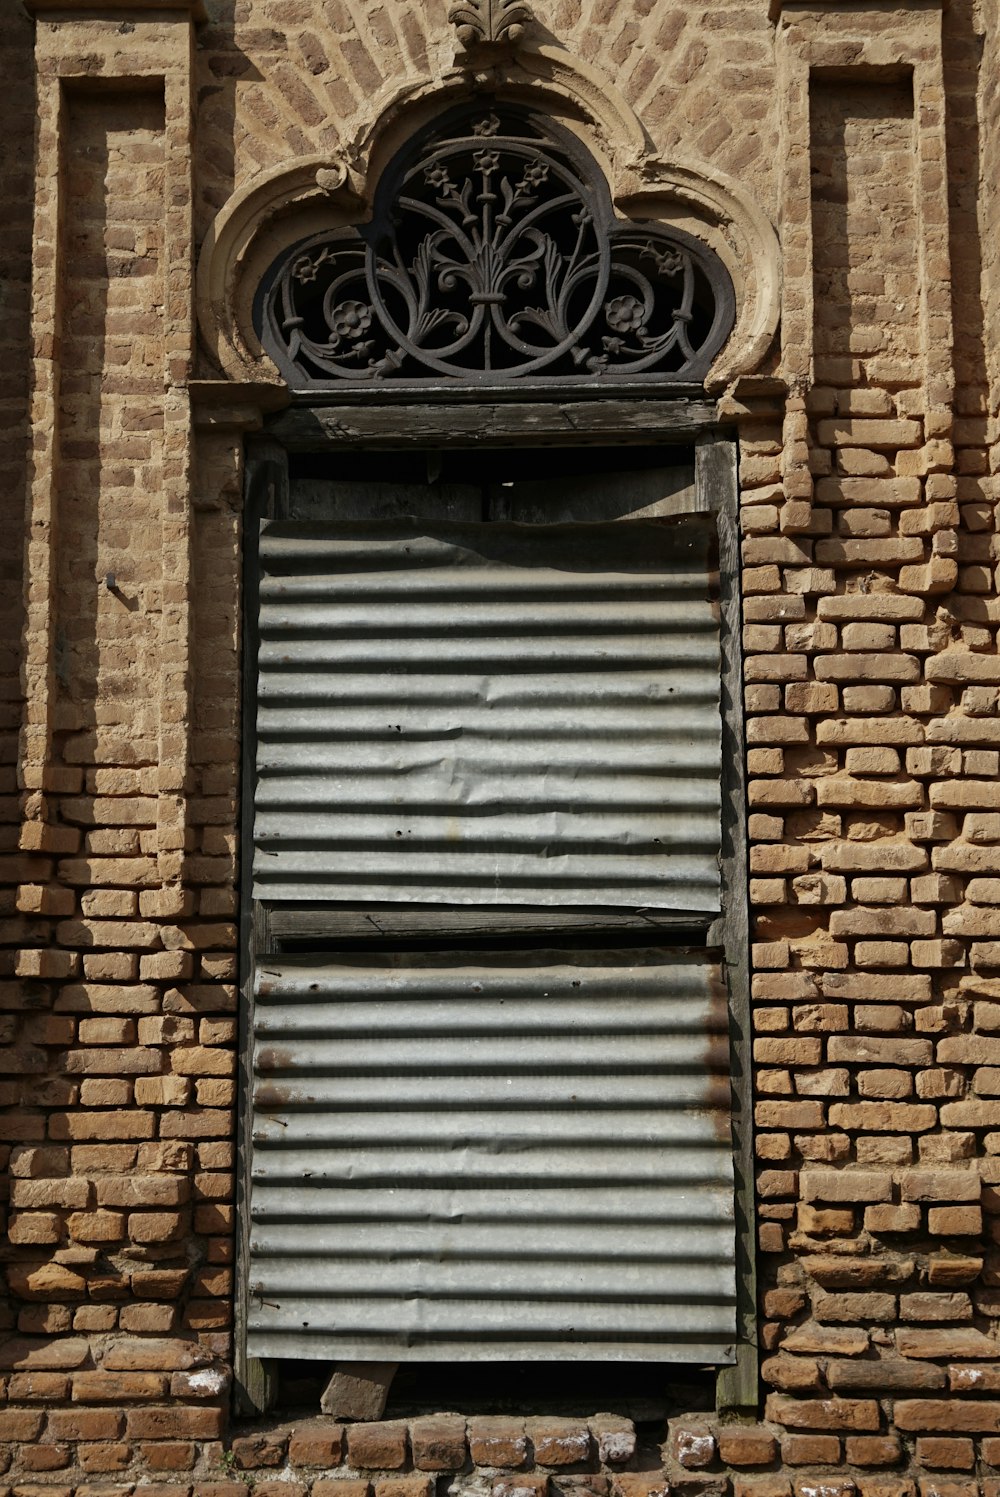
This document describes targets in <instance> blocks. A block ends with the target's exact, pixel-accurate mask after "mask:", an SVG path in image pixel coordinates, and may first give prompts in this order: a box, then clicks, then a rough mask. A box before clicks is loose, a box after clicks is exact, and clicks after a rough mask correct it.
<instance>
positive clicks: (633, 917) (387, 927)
mask: <svg viewBox="0 0 1000 1497" xmlns="http://www.w3.org/2000/svg"><path fill="white" fill-rule="evenodd" d="M714 918H715V917H714V916H713V915H712V914H710V913H708V912H706V913H704V914H702V913H700V912H697V911H696V912H693V913H692V912H691V911H689V910H684V911H677V912H675V911H672V910H651V911H649V912H648V913H647V912H644V911H634V912H633V911H629V912H626V913H623V914H618V913H611V912H609V913H604V912H602V911H600V910H581V911H576V910H572V911H560V910H551V911H550V910H491V909H466V910H449V909H441V910H361V909H354V910H343V909H335V910H331V909H316V908H313V909H282V908H275V907H271V908H270V909H268V911H267V921H266V923H265V928H266V930H267V931H268V932H269V933H270V936H271V938H273V939H274V940H278V941H282V940H287V941H308V940H319V941H322V940H338V941H347V940H350V941H378V940H400V939H409V938H414V939H421V940H426V939H431V938H433V939H441V940H449V939H460V940H478V939H481V938H482V939H488V940H492V939H494V938H499V937H508V936H514V937H517V936H524V937H526V938H527V939H530V940H536V939H537V938H538V937H539V936H546V935H549V934H551V935H571V936H572V935H575V936H587V935H592V934H593V935H597V934H602V935H603V934H607V935H615V934H617V935H621V936H626V937H627V936H631V935H642V936H645V937H649V938H651V939H652V938H655V937H656V936H657V935H658V934H659V935H661V936H662V937H663V938H665V939H668V940H670V941H676V940H677V938H678V937H679V936H681V935H685V934H688V935H691V936H693V937H697V936H699V935H702V934H703V933H704V931H706V930H707V929H708V926H709V924H710V923H711V921H712V920H713V919H714Z"/></svg>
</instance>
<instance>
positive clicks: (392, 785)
mask: <svg viewBox="0 0 1000 1497" xmlns="http://www.w3.org/2000/svg"><path fill="white" fill-rule="evenodd" d="M711 547H712V537H711V529H710V527H709V525H708V524H707V523H706V522H705V521H704V520H703V519H700V518H698V517H691V518H689V519H687V520H685V521H677V520H675V521H673V522H668V521H664V520H629V521H619V522H617V523H609V524H598V523H589V524H583V525H537V524H510V523H506V522H503V523H495V524H464V523H456V522H452V521H441V522H439V523H437V524H432V523H430V522H427V521H421V522H419V523H418V522H415V521H414V522H410V521H399V520H386V521H383V522H379V523H375V522H372V523H363V522H351V523H346V522H344V523H338V524H319V523H316V522H312V521H309V522H307V521H281V522H273V521H266V522H264V524H263V527H262V533H261V539H260V561H261V579H260V648H259V659H258V672H259V676H258V712H257V724H256V730H257V784H256V793H255V819H254V874H253V877H254V892H255V896H256V898H258V899H260V900H263V901H268V902H272V901H287V900H298V901H302V900H308V901H310V902H316V901H344V902H351V903H358V902H361V903H369V902H374V903H379V902H385V903H393V902H395V903H399V902H406V903H409V902H418V903H428V904H451V905H462V904H495V905H534V906H555V905H563V906H585V907H587V906H603V907H618V908H622V907H627V908H632V909H635V908H642V907H653V908H668V909H677V910H689V911H703V912H714V911H716V910H718V908H719V870H718V855H719V844H720V830H719V829H720V776H721V723H720V708H719V680H720V656H719V633H718V608H717V605H716V601H715V597H714V592H713V584H712V562H711Z"/></svg>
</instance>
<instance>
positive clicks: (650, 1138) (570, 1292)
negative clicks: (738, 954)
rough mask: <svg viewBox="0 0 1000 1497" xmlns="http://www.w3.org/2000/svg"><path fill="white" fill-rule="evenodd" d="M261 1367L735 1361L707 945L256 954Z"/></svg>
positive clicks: (728, 1176)
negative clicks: (498, 1359) (286, 1363)
mask: <svg viewBox="0 0 1000 1497" xmlns="http://www.w3.org/2000/svg"><path fill="white" fill-rule="evenodd" d="M255 1009H256V1017H255V1043H254V1065H253V1069H254V1093H253V1162H252V1180H251V1200H250V1208H251V1230H250V1261H249V1274H248V1278H249V1343H248V1350H249V1353H250V1355H251V1356H261V1357H282V1356H285V1357H305V1358H310V1357H311V1358H331V1359H336V1358H343V1359H346V1360H352V1359H360V1360H376V1361H407V1360H421V1361H425V1360H438V1359H442V1360H443V1359H450V1358H455V1359H459V1360H462V1359H464V1360H470V1359H473V1360H474V1359H486V1360H488V1359H491V1358H492V1357H494V1356H496V1355H500V1354H504V1353H506V1354H509V1355H515V1356H517V1357H521V1358H554V1359H584V1358H590V1357H601V1358H609V1359H615V1358H648V1359H656V1360H675V1361H689V1362H690V1361H703V1362H715V1363H721V1362H727V1361H731V1360H733V1344H734V1339H735V1295H736V1287H735V1268H734V1225H733V1178H732V1175H733V1170H732V1153H731V1144H730V1136H729V1095H730V1094H729V1081H728V1037H727V1005H726V1001H725V996H724V993H723V991H722V987H721V978H720V972H719V969H718V967H717V966H715V965H714V964H713V963H712V962H711V961H710V960H709V958H708V957H707V955H706V953H705V952H695V951H677V952H674V953H672V954H665V953H664V952H662V951H644V950H631V951H624V952H623V951H606V952H601V951H582V952H575V953H574V952H566V951H541V952H539V951H535V952H528V953H514V954H511V953H503V954H501V953H483V952H475V953H461V952H454V953H450V954H448V953H444V954H442V953H433V954H419V953H418V954H413V953H405V954H402V955H391V954H371V955H368V954H366V955H364V956H353V955H351V956H343V957H340V956H338V957H332V956H331V957H311V958H298V959H296V958H287V957H282V958H278V959H274V958H263V959H261V963H260V966H259V970H258V973H257V978H256V1005H255Z"/></svg>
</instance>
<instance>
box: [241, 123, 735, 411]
mask: <svg viewBox="0 0 1000 1497" xmlns="http://www.w3.org/2000/svg"><path fill="white" fill-rule="evenodd" d="M259 307H260V332H261V336H262V339H263V342H264V345H265V347H266V348H267V351H268V353H270V354H271V356H272V357H273V358H274V359H275V361H276V362H277V364H278V367H279V368H280V370H281V372H282V374H283V375H284V377H285V378H286V379H287V381H288V383H289V385H290V386H291V387H292V388H293V389H308V388H310V387H321V388H323V387H326V388H329V387H331V386H333V387H336V386H341V387H343V386H344V385H345V384H348V385H350V384H355V385H356V384H364V383H367V384H376V383H389V384H398V383H406V382H419V381H421V380H424V381H428V382H435V383H438V382H446V383H448V382H451V383H459V384H466V385H478V386H480V387H482V386H490V385H495V384H496V385H503V384H510V383H511V382H513V381H517V380H524V379H525V378H526V377H527V378H533V377H540V378H543V379H551V378H553V377H558V378H559V380H560V383H562V384H564V385H570V384H572V383H574V382H578V381H587V382H588V383H589V384H591V385H593V384H594V382H595V381H602V382H610V383H612V384H613V383H614V381H615V380H616V379H618V380H621V379H622V378H629V379H650V380H658V381H661V382H665V383H671V382H672V383H675V384H676V383H678V382H686V383H694V382H698V381H701V380H702V379H704V377H705V375H706V374H707V372H708V370H709V367H710V365H711V362H712V359H713V358H714V357H715V355H716V354H717V353H718V351H719V350H720V348H721V347H722V345H723V344H724V342H725V340H726V338H727V337H728V335H729V332H730V330H731V328H732V325H733V321H734V314H735V298H734V294H733V288H732V283H731V281H730V278H729V275H728V273H727V271H726V269H725V267H724V266H723V264H722V261H721V260H720V259H719V258H718V256H717V255H716V254H715V252H714V251H713V250H711V249H710V248H709V247H708V245H707V244H705V243H703V242H702V241H701V240H699V239H697V238H695V237H694V236H692V235H690V234H687V233H685V232H684V231H683V230H681V229H677V228H673V227H671V228H666V227H664V226H662V225H659V224H654V223H645V222H635V223H626V222H622V221H620V220H618V219H617V218H616V216H615V213H614V210H613V208H612V204H611V199H610V197H609V195H608V188H607V182H606V180H605V177H604V175H603V173H602V172H601V171H600V169H599V168H598V166H597V163H596V162H595V161H594V159H593V158H592V157H591V156H590V155H589V154H588V153H586V152H585V151H583V150H582V149H581V147H580V143H579V142H578V141H577V140H576V139H575V137H574V136H572V135H571V134H569V133H568V132H566V131H563V130H562V129H561V128H560V127H559V126H557V125H556V124H555V123H554V122H553V121H552V120H550V119H547V118H543V117H541V116H536V115H531V114H523V113H521V112H520V111H516V110H512V109H510V108H508V107H507V106H505V105H501V104H499V103H496V107H495V109H494V108H493V107H492V105H491V104H490V102H489V101H485V100H482V99H480V100H478V101H477V102H476V103H475V105H474V106H473V107H472V108H471V110H470V108H469V107H468V106H463V107H462V108H461V109H459V110H457V111H452V112H451V113H450V114H448V115H446V116H444V117H443V118H442V119H441V120H438V121H436V122H435V124H434V126H433V127H432V129H431V130H430V131H429V132H424V133H423V134H422V135H420V136H418V137H417V138H416V139H415V140H414V141H411V142H410V143H409V144H408V145H407V147H406V148H404V150H403V151H402V152H400V153H399V155H397V156H396V158H395V159H394V160H393V162H392V163H390V165H389V167H388V168H387V170H386V172H385V173H384V174H383V176H382V177H381V179H380V182H379V186H378V190H377V193H376V197H375V203H374V211H373V214H372V217H371V221H370V222H369V223H366V224H359V225H355V226H350V227H347V226H344V225H343V224H342V223H341V222H340V221H339V220H338V221H337V222H336V223H332V222H331V223H330V224H329V226H328V227H327V228H325V229H324V230H322V231H321V232H320V233H317V234H313V235H312V236H311V237H310V238H308V239H305V240H302V241H300V242H299V243H298V244H296V245H294V246H293V248H291V249H290V250H287V251H285V252H284V253H283V254H282V255H281V256H280V258H279V259H278V260H277V261H276V262H275V264H274V265H272V266H271V268H270V270H269V272H268V274H267V275H266V276H265V278H264V282H263V286H262V292H261V296H260V299H259Z"/></svg>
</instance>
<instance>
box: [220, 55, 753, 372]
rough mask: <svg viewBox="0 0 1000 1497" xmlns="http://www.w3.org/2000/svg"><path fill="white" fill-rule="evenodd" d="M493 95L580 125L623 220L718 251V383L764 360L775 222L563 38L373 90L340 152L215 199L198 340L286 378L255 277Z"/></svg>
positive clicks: (228, 367)
mask: <svg viewBox="0 0 1000 1497" xmlns="http://www.w3.org/2000/svg"><path fill="white" fill-rule="evenodd" d="M486 98H490V99H493V100H496V101H499V102H501V103H503V104H511V105H513V106H515V107H517V106H520V107H521V108H522V109H528V110H530V111H532V112H536V113H537V112H540V111H544V113H545V114H546V115H547V116H549V117H550V118H551V119H552V121H553V124H554V127H555V128H556V129H557V130H559V129H561V130H562V131H563V132H567V133H568V134H570V135H572V136H575V137H576V139H577V141H578V142H579V143H580V146H581V148H582V149H583V150H585V151H586V153H587V155H588V157H590V158H591V159H592V160H593V161H594V162H595V163H596V165H597V166H598V167H599V168H600V171H601V172H602V173H603V175H604V176H605V178H606V180H607V184H608V189H609V192H610V195H611V201H612V203H613V204H614V207H615V208H616V209H617V210H618V212H619V214H623V215H624V217H625V219H639V220H643V221H644V222H645V224H646V225H649V226H651V227H656V228H658V229H660V230H664V231H667V232H669V231H670V230H671V229H673V230H676V231H680V233H681V234H682V235H685V234H686V235H689V236H691V238H692V239H693V240H694V241H695V244H694V248H695V249H696V250H697V249H698V247H699V245H704V246H706V247H707V248H708V250H709V251H714V253H715V254H716V255H717V256H718V257H719V259H720V260H721V261H722V264H723V265H724V266H725V268H726V270H727V271H728V275H729V278H730V279H731V281H732V283H733V286H734V287H735V292H736V319H735V327H734V328H733V331H732V333H731V334H730V336H729V338H728V340H727V341H726V344H725V347H724V348H723V349H722V351H721V352H720V353H719V355H718V357H716V358H715V360H714V362H713V364H712V367H711V369H709V370H708V372H707V374H706V375H705V376H704V382H705V384H706V385H707V386H708V387H710V388H713V387H718V386H720V385H721V384H723V383H727V382H728V381H730V380H732V379H733V378H735V377H737V376H738V375H740V374H744V373H749V372H752V371H754V370H755V369H757V368H758V367H759V366H760V363H761V360H762V359H763V357H764V355H765V354H766V352H767V350H768V347H769V345H770V343H771V341H772V339H773V336H774V332H775V330H776V327H777V319H778V309H779V302H780V259H779V250H778V244H777V238H776V235H775V233H774V230H773V227H772V226H771V224H770V222H769V220H768V219H767V218H766V216H765V214H764V213H763V211H762V210H761V209H760V207H759V206H758V205H757V204H756V203H755V202H754V201H753V199H752V198H751V196H750V195H749V194H748V193H746V192H745V191H744V190H743V189H742V187H741V186H740V185H739V184H738V183H736V182H734V181H733V180H732V179H729V178H727V177H726V176H725V174H723V173H721V172H718V171H717V170H715V169H714V168H712V167H710V166H707V165H704V164H702V163H698V162H692V161H684V162H680V161H677V160H676V159H673V160H671V161H669V162H664V161H661V160H659V159H658V158H656V157H655V155H654V154H653V153H652V151H651V149H650V142H649V141H648V138H647V137H646V135H645V133H644V131H643V129H642V126H641V123H640V122H639V120H638V119H637V117H636V116H635V114H634V112H633V111H632V110H631V109H630V108H629V106H628V104H627V102H626V101H625V99H624V97H623V96H622V95H621V94H620V93H619V92H618V90H616V89H615V88H614V87H613V85H611V84H610V83H609V82H608V81H607V80H606V79H605V78H603V76H602V75H601V74H600V73H598V71H597V70H596V69H592V68H590V67H588V66H586V65H585V64H582V63H581V62H579V61H577V60H575V59H572V58H571V57H569V55H568V54H567V53H565V52H563V51H562V50H560V49H558V48H555V47H543V48H539V49H537V50H533V51H530V52H528V51H518V52H517V53H516V54H515V55H514V56H513V57H511V58H505V59H502V60H499V61H495V62H493V63H492V64H491V66H489V67H488V68H487V69H486V70H485V71H483V72H479V73H477V74H475V76H474V77H473V78H471V79H470V77H469V74H468V72H467V71H465V70H462V69H459V68H457V67H456V68H454V69H452V70H450V71H448V72H447V73H445V74H443V75H441V76H439V77H437V78H436V79H434V80H429V81H427V82H424V83H421V84H417V85H409V86H407V87H405V88H399V89H396V90H394V91H390V92H389V93H388V94H387V96H385V97H383V98H381V99H379V100H377V101H375V107H374V108H373V109H372V110H371V113H370V115H369V119H368V122H367V123H365V124H363V125H362V126H361V127H359V129H358V130H357V132H356V133H355V136H354V138H353V139H352V140H351V141H350V142H349V143H348V144H347V145H346V146H345V148H344V150H343V153H342V154H341V155H340V156H339V157H338V158H335V159H334V158H331V157H330V156H312V157H308V158H301V159H299V160H298V161H296V162H293V163H285V164H283V165H282V166H281V167H279V168H275V169H273V170H271V171H269V172H267V173H263V174H260V175H259V176H257V177H256V178H254V180H253V181H252V182H250V183H249V184H247V186H245V187H244V188H242V189H240V190H239V191H238V192H237V193H235V194H234V195H233V197H232V198H231V199H230V201H229V202H228V203H227V204H226V205H225V207H224V208H223V209H222V210H221V212H220V213H219V215H218V216H217V218H216V221H215V223H214V225H213V226H212V229H211V231H210V233H209V235H208V236H207V238H206V241H205V244H204V246H203V250H202V254H201V259H200V262H199V268H198V282H197V301H198V315H199V323H200V328H201V333H202V337H203V340H204V342H205V344H206V346H207V348H208V349H209V351H210V353H211V354H212V356H213V357H214V358H215V359H216V360H217V362H218V364H219V366H220V367H221V369H222V370H223V371H224V373H225V374H226V375H227V376H228V377H229V378H231V379H234V380H237V381H239V382H247V381H250V382H266V383H282V382H283V381H282V377H281V375H280V374H279V372H278V370H277V368H276V366H275V364H274V362H273V361H272V360H271V358H270V357H269V356H268V354H267V352H266V351H265V349H264V348H263V346H262V345H261V342H260V338H259V336H258V332H257V328H256V327H255V319H254V312H253V302H254V297H255V293H256V290H257V288H258V286H259V284H260V281H261V278H262V277H263V276H264V274H265V273H266V271H267V269H268V267H269V266H271V265H273V263H274V262H275V260H276V259H277V258H278V257H279V256H280V254H281V252H282V251H283V250H287V249H288V248H289V247H291V246H292V245H294V244H296V243H301V242H302V241H303V240H305V239H308V238H310V237H311V236H313V235H316V234H320V233H323V232H328V231H331V230H338V229H345V228H347V227H348V226H350V225H355V226H363V225H365V224H367V223H369V222H370V220H371V215H372V212H373V206H374V200H375V197H376V194H377V192H378V189H379V183H380V181H381V180H382V177H383V175H384V173H385V172H386V170H387V169H388V168H389V165H390V163H391V162H392V161H393V160H394V159H395V158H396V157H397V156H398V154H399V151H400V149H401V148H402V147H403V146H404V145H405V143H406V142H407V141H409V140H411V139H412V138H413V136H414V135H415V134H416V133H417V132H419V131H421V130H425V129H428V128H430V127H431V126H432V124H433V122H434V121H435V120H437V119H439V118H440V117H441V116H442V115H443V114H444V113H446V112H447V111H448V110H449V109H452V108H455V107H456V106H458V105H460V104H462V103H463V102H465V103H467V104H469V103H471V101H472V100H475V99H479V100H484V99H486Z"/></svg>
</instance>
